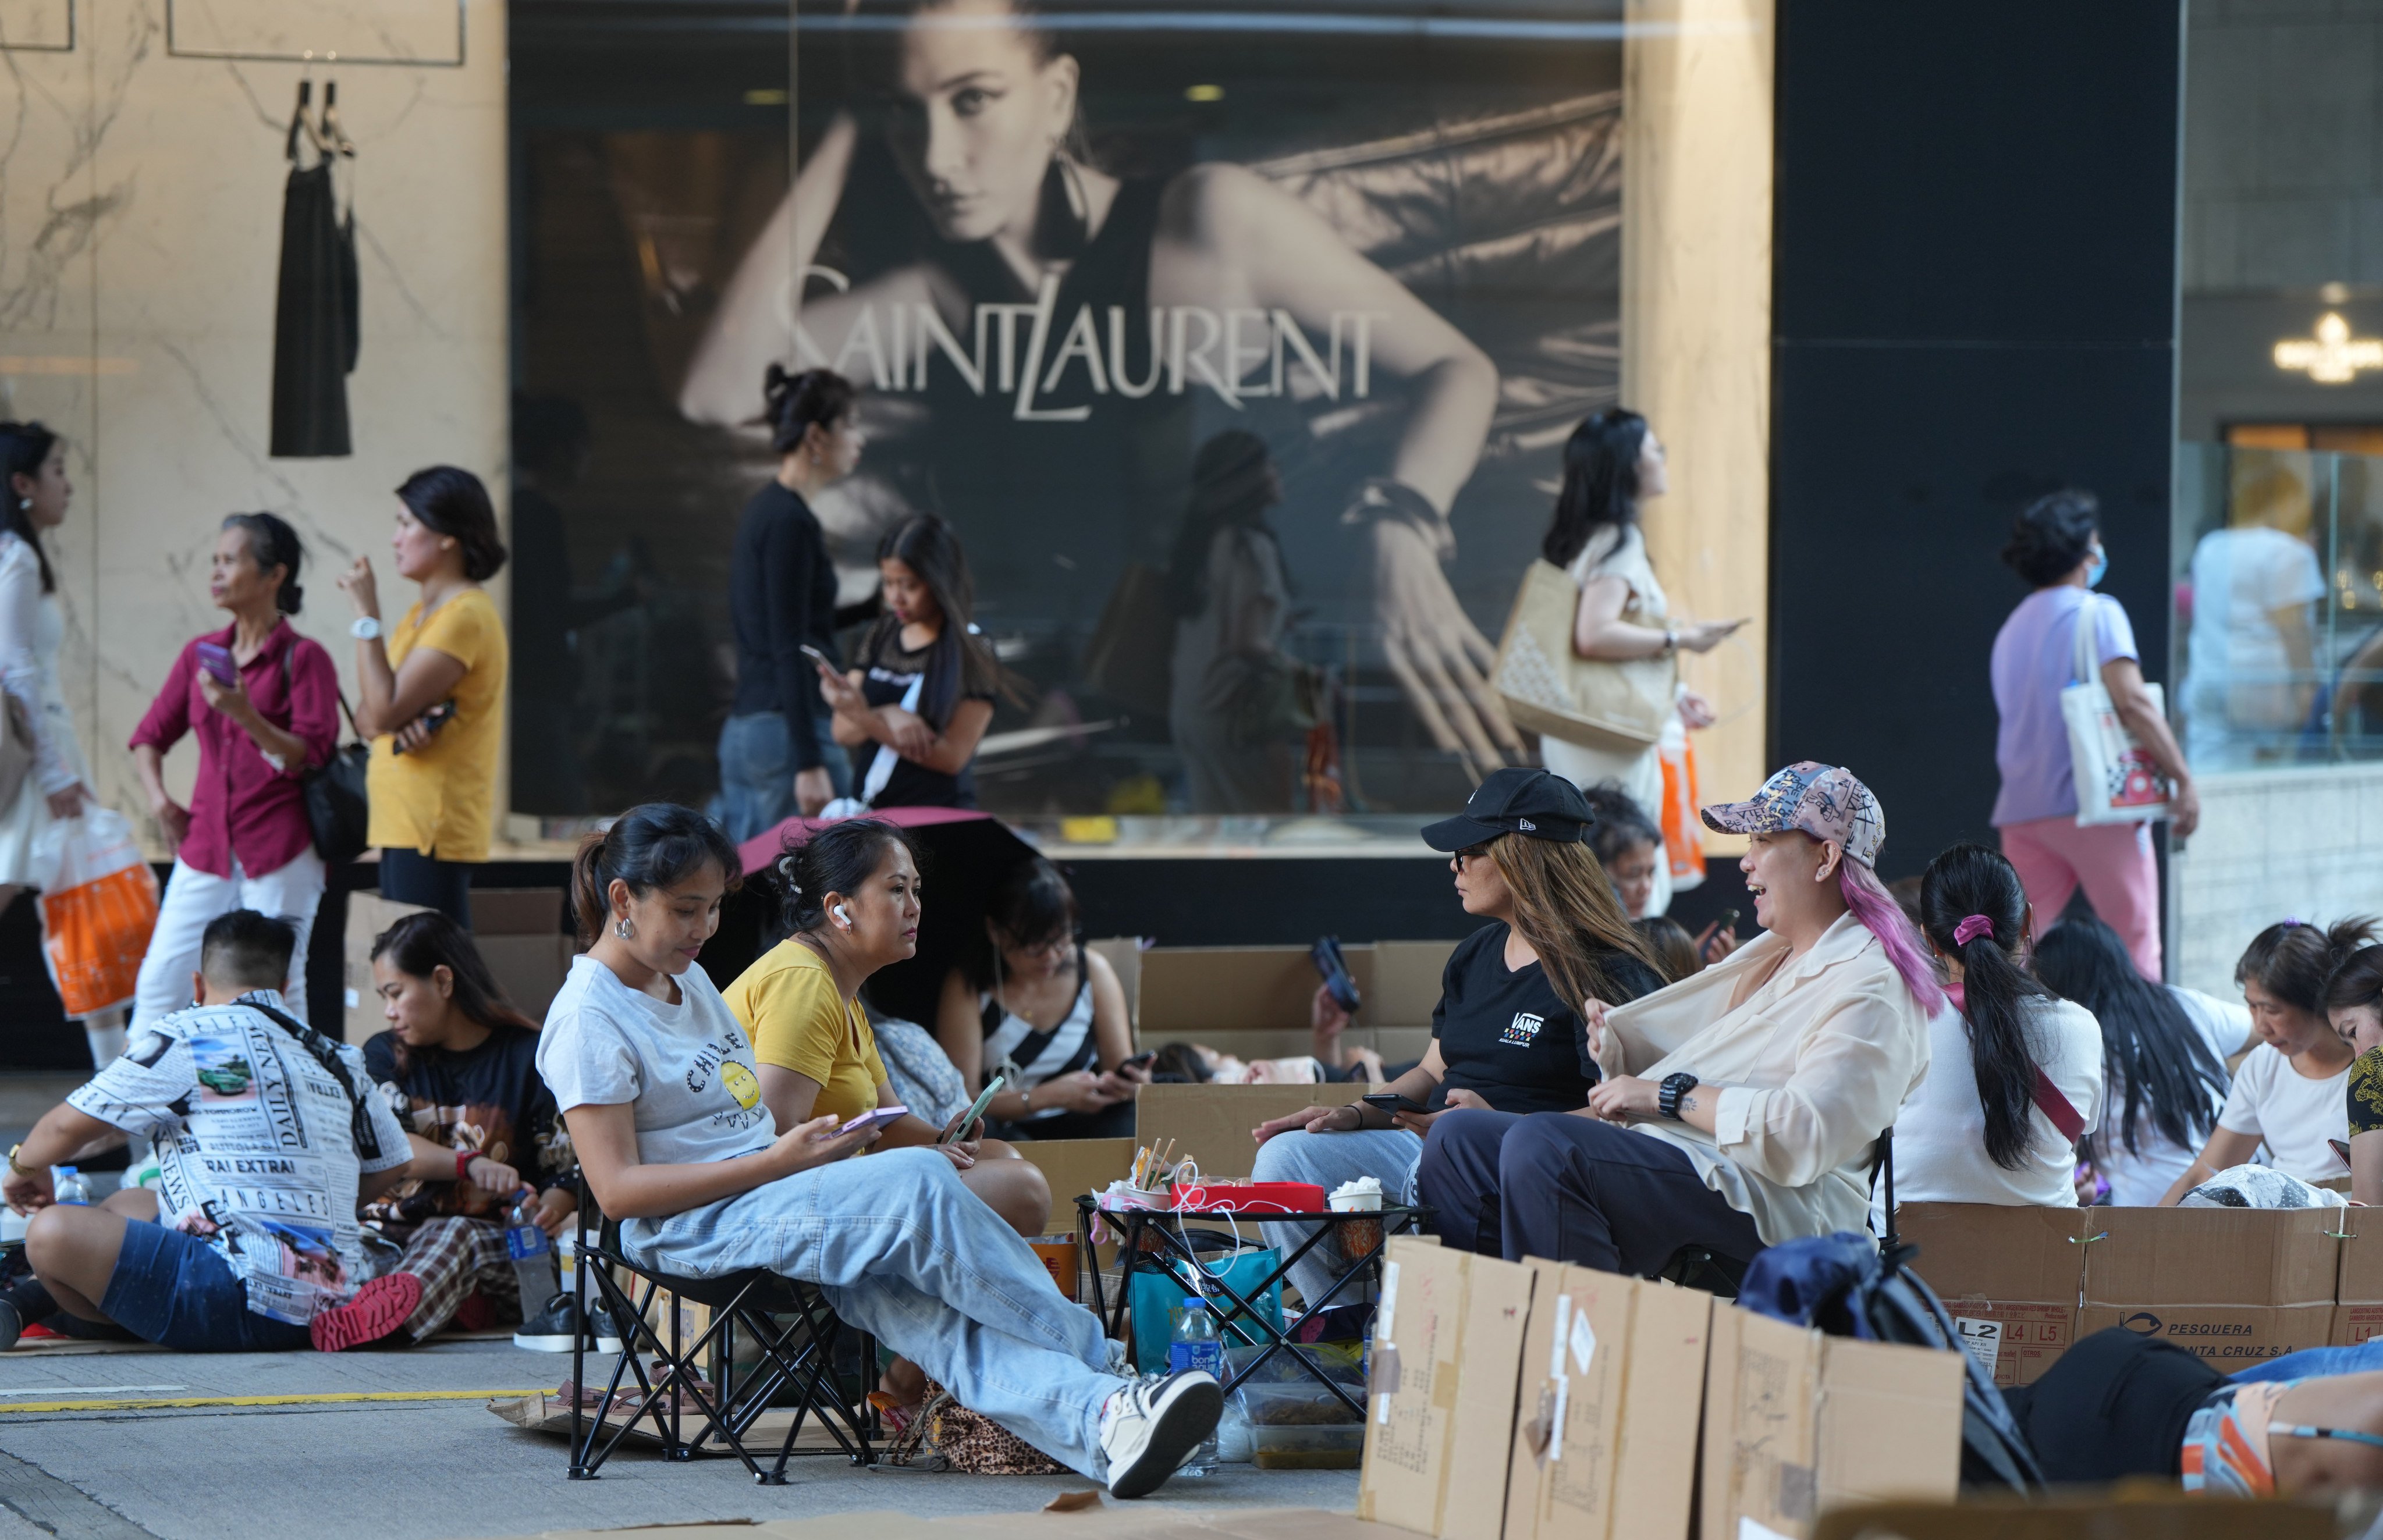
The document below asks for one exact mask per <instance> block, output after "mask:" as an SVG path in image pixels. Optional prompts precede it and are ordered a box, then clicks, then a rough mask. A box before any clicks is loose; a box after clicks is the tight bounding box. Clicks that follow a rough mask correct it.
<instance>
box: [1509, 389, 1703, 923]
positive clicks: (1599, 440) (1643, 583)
mask: <svg viewBox="0 0 2383 1540" xmlns="http://www.w3.org/2000/svg"><path fill="white" fill-rule="evenodd" d="M1670 489H1671V480H1670V472H1669V470H1668V469H1667V468H1666V466H1665V464H1664V460H1663V445H1662V441H1661V439H1659V438H1657V437H1655V432H1654V430H1653V429H1652V428H1650V427H1648V425H1647V419H1646V418H1644V417H1641V416H1640V415H1638V413H1635V412H1625V411H1624V410H1622V409H1621V408H1619V407H1616V408H1615V409H1613V410H1612V411H1611V412H1600V413H1597V414H1596V415H1595V416H1593V417H1590V418H1588V419H1587V421H1585V422H1583V423H1582V424H1581V425H1580V426H1578V427H1576V428H1574V429H1573V432H1572V437H1571V438H1569V439H1567V440H1566V441H1565V443H1564V479H1563V489H1562V491H1561V492H1559V493H1557V495H1556V514H1555V522H1554V523H1553V524H1550V525H1549V527H1548V536H1547V539H1546V541H1545V542H1544V543H1543V544H1542V545H1541V547H1540V553H1541V554H1542V555H1544V556H1545V557H1546V558H1547V559H1548V561H1550V562H1552V563H1553V564H1554V565H1556V566H1559V567H1562V569H1563V570H1564V572H1565V573H1566V574H1567V575H1568V576H1570V577H1571V579H1572V580H1573V582H1574V584H1575V585H1578V587H1579V588H1580V608H1579V609H1578V610H1576V611H1574V617H1573V635H1572V645H1573V650H1574V652H1576V653H1578V654H1579V655H1580V656H1581V657H1583V658H1588V659H1598V660H1599V661H1603V662H1609V663H1622V662H1629V661H1633V660H1635V659H1641V658H1661V657H1662V656H1663V655H1664V654H1666V653H1676V652H1678V651H1680V650H1681V649H1682V648H1684V647H1685V648H1686V649H1687V650H1688V651H1690V652H1710V651H1711V650H1712V649H1713V648H1715V647H1719V646H1721V644H1722V639H1723V638H1725V637H1727V636H1728V635H1729V634H1730V633H1731V632H1733V631H1735V630H1736V629H1737V628H1738V627H1739V626H1742V625H1744V624H1745V623H1746V622H1744V621H1742V620H1736V621H1690V620H1684V619H1674V618H1673V615H1672V612H1671V601H1670V600H1669V599H1668V598H1665V597H1664V594H1663V585H1662V584H1661V583H1660V582H1659V581H1657V579H1656V577H1655V569H1654V566H1653V565H1652V564H1651V563H1650V562H1649V561H1648V560H1647V539H1646V536H1645V535H1644V534H1643V533H1642V532H1641V531H1640V530H1639V527H1638V519H1639V510H1640V506H1641V505H1642V504H1644V503H1645V502H1646V501H1647V500H1648V499H1650V498H1660V497H1661V496H1662V495H1663V494H1664V493H1665V492H1666V491H1669V490H1670ZM1625 613H1627V614H1629V615H1630V616H1632V617H1634V618H1632V619H1628V620H1625V619H1624V614H1625ZM1715 720H1716V719H1715V717H1714V714H1713V708H1712V703H1711V702H1710V701H1708V700H1707V699H1705V697H1704V696H1700V695H1698V694H1697V692H1695V691H1694V690H1682V691H1681V692H1680V694H1679V708H1678V709H1677V710H1676V711H1674V712H1673V714H1672V715H1671V716H1670V717H1669V718H1667V719H1666V720H1665V723H1664V733H1665V736H1667V737H1668V736H1670V735H1672V734H1674V733H1682V732H1684V731H1685V730H1686V729H1689V728H1697V729H1702V728H1707V727H1710V726H1711V725H1712V724H1713V722H1714V721H1715ZM1539 755H1540V758H1543V759H1545V760H1546V761H1547V766H1548V769H1550V770H1553V771H1555V772H1556V773H1557V774H1558V775H1561V776H1562V777H1563V778H1564V779H1565V780H1567V781H1569V782H1572V783H1573V784H1574V785H1575V786H1579V787H1582V788H1584V789H1586V788H1587V787H1590V786H1594V785H1597V784H1598V783H1599V782H1612V783H1613V784H1615V785H1617V786H1619V787H1620V788H1621V789H1622V791H1623V792H1624V795H1627V796H1628V797H1629V798H1630V800H1631V801H1633V802H1635V803H1636V804H1637V805H1638V807H1639V808H1640V809H1641V811H1642V814H1643V813H1644V812H1645V811H1646V810H1647V809H1651V808H1657V807H1662V806H1663V759H1662V744H1661V741H1660V740H1659V741H1658V742H1656V743H1651V744H1648V745H1647V746H1646V747H1645V748H1644V749H1641V750H1639V751H1637V752H1636V753H1628V754H1624V753H1616V752H1613V751H1611V750H1609V749H1603V748H1594V747H1590V746H1589V745H1585V744H1573V743H1566V742H1564V741H1563V740H1562V739H1561V738H1554V737H1542V738H1541V739H1540V740H1539ZM1653 854H1654V860H1653V864H1652V866H1651V869H1650V870H1651V874H1652V877H1653V882H1652V886H1651V887H1650V889H1649V890H1648V893H1647V894H1646V895H1645V896H1643V897H1642V898H1640V900H1639V901H1638V903H1637V905H1636V906H1635V907H1633V908H1632V910H1631V915H1632V918H1636V917H1638V916H1640V915H1649V914H1653V915H1660V914H1661V913H1662V912H1663V910H1664V908H1665V906H1667V905H1669V904H1670V902H1671V896H1672V869H1671V863H1670V861H1669V860H1668V859H1667V858H1666V857H1665V856H1664V852H1663V845H1662V841H1661V836H1660V835H1659V836H1658V838H1657V840H1656V843H1655V847H1654V853H1653Z"/></svg>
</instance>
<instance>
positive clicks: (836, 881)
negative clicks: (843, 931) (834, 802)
mask: <svg viewBox="0 0 2383 1540" xmlns="http://www.w3.org/2000/svg"><path fill="white" fill-rule="evenodd" d="M896 847H899V848H900V849H903V850H907V851H908V852H909V853H910V861H911V864H912V865H914V866H916V865H921V864H923V863H922V862H921V861H920V854H919V845H918V842H917V841H915V840H913V839H911V838H910V835H909V832H908V831H907V830H904V829H902V828H900V827H899V826H897V825H895V824H891V823H887V822H886V821H884V820H883V819H837V820H836V821H835V822H833V823H831V824H829V825H828V826H827V827H826V828H824V829H821V830H818V831H816V832H813V833H812V835H811V836H810V838H809V839H808V840H805V841H804V842H803V843H802V844H799V845H789V846H787V847H786V848H785V851H784V854H783V855H781V856H779V857H778V918H780V919H781V920H782V921H784V924H785V927H786V929H787V930H792V931H796V932H801V931H807V930H818V929H819V928H820V927H821V926H822V925H825V924H826V923H827V895H828V894H830V893H857V892H858V891H859V888H860V884H862V883H863V882H866V881H869V879H870V876H871V874H873V873H874V872H875V871H876V870H877V869H878V867H879V866H881V865H882V864H883V862H884V860H885V854H886V852H887V851H890V850H893V849H895V848H896Z"/></svg>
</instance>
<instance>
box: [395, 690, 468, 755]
mask: <svg viewBox="0 0 2383 1540" xmlns="http://www.w3.org/2000/svg"><path fill="white" fill-rule="evenodd" d="M454 716H455V703H454V702H453V701H451V700H442V701H440V702H439V703H438V705H436V706H434V707H432V708H430V709H429V710H427V711H425V712H423V713H422V715H421V716H419V717H417V718H415V719H414V720H415V721H419V722H420V723H421V724H422V727H423V730H424V731H425V732H427V733H437V732H438V730H439V729H440V728H442V727H444V726H446V725H447V724H448V723H449V722H450V721H453V720H454ZM389 752H390V753H391V754H402V753H404V752H405V749H404V747H403V746H402V745H397V744H391V745H389Z"/></svg>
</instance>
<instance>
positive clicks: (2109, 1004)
mask: <svg viewBox="0 0 2383 1540" xmlns="http://www.w3.org/2000/svg"><path fill="white" fill-rule="evenodd" d="M2032 962H2033V967H2034V970H2035V976H2036V977H2037V978H2038V979H2042V980H2043V982H2044V984H2045V985H2046V986H2047V987H2049V988H2050V989H2051V991H2052V992H2054V993H2055V994H2057V995H2059V996H2060V997H2061V998H2062V999H2064V1000H2073V1001H2075V1002H2076V1003H2077V1004H2080V1005H2082V1006H2084V1007H2085V1008H2086V1009H2087V1010H2089V1011H2091V1012H2093V1019H2094V1020H2095V1021H2097V1022H2099V1023H2100V1024H2101V1028H2102V1083H2103V1090H2102V1094H2103V1106H2104V1108H2105V1114H2104V1116H2103V1118H2102V1123H2101V1127H2097V1128H2095V1129H2094V1130H2093V1135H2092V1136H2091V1137H2090V1138H2088V1139H2087V1140H2086V1141H2085V1147H2084V1152H2085V1156H2086V1158H2087V1159H2089V1160H2091V1161H2092V1162H2093V1170H2094V1172H2095V1173H2096V1174H2097V1175H2099V1176H2100V1177H2102V1179H2103V1180H2105V1181H2106V1182H2108V1183H2109V1184H2110V1197H2109V1201H2110V1202H2111V1203H2113V1204H2115V1205H2118V1206H2120V1207H2125V1208H2150V1207H2152V1206H2153V1205H2155V1204H2156V1203H2157V1202H2158V1201H2160V1199H2161V1198H2162V1197H2164V1196H2165V1195H2166V1194H2167V1189H2169V1188H2170V1187H2172V1186H2174V1185H2175V1183H2176V1179H2177V1178H2178V1177H2180V1176H2182V1175H2183V1174H2184V1169H2185V1167H2187V1166H2189V1165H2191V1164H2192V1157H2193V1156H2194V1155H2195V1154H2196V1153H2198V1152H2199V1151H2200V1149H2201V1147H2202V1145H2203V1144H2204V1143H2206V1142H2207V1141H2208V1139H2209V1135H2210V1132H2211V1131H2212V1130H2213V1129H2214V1128H2216V1126H2217V1112H2218V1109H2219V1108H2221V1107H2223V1106H2224V1105H2225V1104H2226V1092H2227V1086H2228V1080H2229V1077H2228V1074H2227V1070H2226V1061H2227V1060H2229V1059H2230V1058H2232V1057H2233V1056H2234V1055H2235V1054H2237V1053H2241V1052H2242V1051H2243V1049H2245V1048H2247V1047H2249V1046H2251V1045H2252V1044H2253V1043H2255V1042H2257V1041H2259V1039H2258V1036H2257V1034H2256V1033H2254V1032H2253V1030H2252V1029H2251V1012H2250V1008H2249V1007H2248V1006H2246V1005H2243V1004H2239V1003H2236V1002H2231V1001H2225V1000H2219V999H2216V998H2215V997H2213V996H2210V995H2206V994H2204V993H2202V992H2200V991H2198V990H2189V989H2184V988H2181V987H2179V986H2178V985H2174V984H2168V985H2161V984H2155V983H2153V982H2152V981H2151V980H2149V979H2145V978H2144V977H2143V976H2142V974H2141V973H2140V972H2138V971H2136V968H2135V966H2134V960H2133V958H2132V957H2131V956H2130V955H2128V952H2127V943H2126V942H2124V941H2122V940H2120V939H2119V936H2118V932H2117V931H2116V930H2111V929H2110V928H2109V927H2108V926H2106V925H2105V924H2103V923H2102V922H2101V921H2100V920H2098V919H2095V918H2092V917H2090V916H2089V917H2086V918H2079V919H2070V920H2064V921H2062V922H2061V923H2060V924H2058V925H2056V926H2054V927H2053V928H2052V930H2050V931H2049V932H2047V933H2046V934H2045V935H2044V937H2043V940H2042V941H2039V942H2036V943H2035V955H2034V957H2033V959H2032Z"/></svg>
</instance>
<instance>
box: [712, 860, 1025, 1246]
mask: <svg viewBox="0 0 2383 1540" xmlns="http://www.w3.org/2000/svg"><path fill="white" fill-rule="evenodd" d="M778 871H779V877H780V880H781V881H782V882H783V883H784V890H785V897H784V901H783V906H782V911H781V912H782V914H783V916H784V919H785V922H786V924H787V925H788V926H789V927H790V928H791V929H792V930H793V931H794V933H793V934H792V935H790V936H788V937H787V938H786V939H785V940H784V941H782V942H779V943H778V944H777V945H775V946H773V947H772V948H771V949H770V950H769V951H767V952H765V953H763V954H762V955H760V956H759V958H757V959H755V961H754V963H753V966H752V967H748V968H747V969H746V970H745V971H744V972H743V973H741V974H739V975H738V976H737V979H736V981H735V983H733V984H731V985H729V986H728V988H727V990H726V992H725V995H726V998H727V1001H728V1008H729V1009H730V1010H731V1011H732V1012H734V1013H735V1016H736V1019H737V1021H738V1023H739V1024H741V1025H742V1026H743V1027H744V1029H745V1030H746V1031H747V1033H749V1034H750V1035H751V1037H752V1039H753V1055H754V1058H755V1059H756V1060H757V1061H758V1062H759V1065H760V1075H761V1100H762V1101H763V1103H766V1104H767V1105H768V1107H769V1109H770V1113H771V1115H772V1116H773V1117H775V1118H776V1119H777V1120H778V1122H779V1124H780V1125H782V1126H783V1127H789V1128H791V1127H795V1126H796V1124H798V1123H803V1122H807V1121H809V1119H811V1118H813V1117H817V1116H820V1115H823V1114H824V1115H833V1117H834V1118H835V1120H836V1122H837V1123H838V1124H839V1125H841V1124H844V1123H846V1122H849V1121H850V1120H851V1119H853V1118H856V1117H858V1116H859V1115H861V1114H862V1113H865V1112H869V1111H870V1110H872V1109H874V1108H877V1107H894V1106H899V1105H900V1104H901V1103H900V1102H899V1101H898V1100H896V1098H895V1095H894V1089H893V1087H892V1086H891V1085H890V1084H889V1083H888V1082H887V1080H886V1077H885V1064H884V1061H883V1059H881V1058H880V1057H879V1056H878V1053H877V1038H876V1034H875V1033H874V1032H872V1031H871V1030H870V1026H869V1014H868V1013H867V1012H866V1011H864V1010H862V1009H861V1007H860V988H861V985H862V984H864V983H866V982H867V981H868V979H869V977H870V975H871V974H873V973H875V972H876V971H877V970H878V969H879V968H882V967H887V966H889V965H891V964H894V963H898V962H901V961H903V960H904V959H906V958H908V957H911V956H915V955H917V954H918V950H919V914H920V882H919V857H918V852H917V850H916V849H915V848H914V847H913V846H912V845H911V844H910V840H909V836H908V835H907V834H905V833H903V832H902V831H900V830H899V829H896V828H895V826H894V825H892V824H890V823H880V822H878V821H877V820H876V819H843V820H841V821H838V822H835V823H831V824H829V825H828V826H827V827H826V828H824V829H821V830H820V831H819V832H816V833H814V834H812V835H811V836H810V838H809V840H808V841H807V842H806V843H805V844H802V845H800V846H798V847H797V848H796V849H794V850H791V851H788V852H787V853H786V854H785V855H784V856H782V857H781V858H780V860H779V862H778ZM946 1131H947V1130H945V1129H942V1128H938V1127H935V1126H934V1125H933V1124H932V1123H928V1122H926V1121H924V1120H923V1119H921V1118H920V1117H919V1116H918V1115H917V1114H915V1113H913V1114H910V1115H906V1116H904V1117H903V1118H901V1119H900V1120H899V1121H897V1122H895V1123H892V1124H889V1125H887V1126H886V1128H885V1131H884V1132H883V1134H882V1135H881V1136H879V1139H878V1141H877V1144H878V1148H880V1149H887V1150H894V1149H902V1148H905V1147H908V1146H912V1145H931V1146H933V1147H934V1149H935V1150H936V1152H938V1153H939V1154H941V1155H942V1156H943V1157H944V1158H945V1159H946V1160H948V1161H950V1162H951V1164H952V1165H953V1167H954V1168H955V1169H957V1171H958V1172H959V1173H960V1175H961V1181H962V1184H963V1185H965V1186H966V1187H967V1188H968V1189H969V1191H971V1192H973V1193H975V1194H977V1196H979V1197H980V1198H982V1199H983V1200H984V1201H986V1202H988V1203H990V1204H992V1205H993V1208H994V1212H996V1213H998V1214H1000V1215H1001V1216H1002V1217H1003V1218H1004V1219H1006V1220H1007V1221H1008V1222H1009V1224H1010V1226H1011V1227H1012V1228H1014V1229H1015V1230H1017V1231H1018V1233H1019V1234H1020V1235H1041V1234H1042V1233H1043V1231H1044V1230H1045V1229H1048V1228H1049V1227H1050V1223H1051V1189H1050V1187H1049V1185H1048V1184H1047V1183H1045V1182H1044V1181H1043V1174H1042V1172H1041V1171H1039V1170H1037V1169H1036V1168H1035V1167H1033V1166H1032V1165H1030V1164H1027V1163H1026V1162H1025V1161H1023V1160H1020V1159H1019V1158H1017V1157H1018V1152H1016V1151H1015V1150H1012V1149H1011V1148H1010V1147H1009V1146H1008V1145H1006V1144H1004V1143H1002V1142H1001V1141H1000V1140H979V1139H969V1140H962V1141H959V1142H955V1143H949V1144H937V1143H936V1140H938V1139H940V1138H941V1137H942V1136H943V1135H944V1134H945V1132H946ZM971 1131H973V1130H971Z"/></svg>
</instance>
